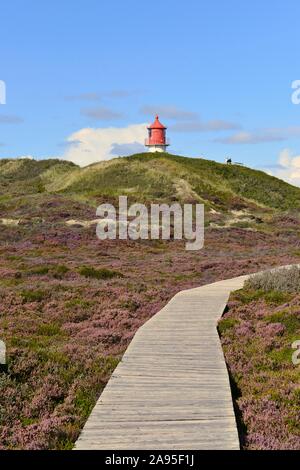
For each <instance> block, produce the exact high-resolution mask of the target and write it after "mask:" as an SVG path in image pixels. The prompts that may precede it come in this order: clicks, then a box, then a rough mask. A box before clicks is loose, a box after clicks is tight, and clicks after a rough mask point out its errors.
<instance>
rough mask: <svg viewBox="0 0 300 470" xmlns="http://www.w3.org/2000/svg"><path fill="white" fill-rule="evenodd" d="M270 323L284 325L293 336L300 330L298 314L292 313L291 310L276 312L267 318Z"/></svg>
mask: <svg viewBox="0 0 300 470" xmlns="http://www.w3.org/2000/svg"><path fill="white" fill-rule="evenodd" d="M267 322H268V323H282V325H284V326H285V328H286V331H287V333H289V334H293V333H296V332H298V331H299V330H300V319H299V318H298V317H297V316H296V314H294V313H291V311H290V310H282V311H281V312H276V313H273V314H272V315H270V316H269V317H268V318H267Z"/></svg>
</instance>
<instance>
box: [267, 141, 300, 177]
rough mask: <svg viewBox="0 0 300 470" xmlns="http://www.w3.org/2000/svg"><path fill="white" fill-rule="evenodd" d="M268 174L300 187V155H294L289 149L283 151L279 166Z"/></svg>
mask: <svg viewBox="0 0 300 470" xmlns="http://www.w3.org/2000/svg"><path fill="white" fill-rule="evenodd" d="M268 173H269V174H271V175H273V176H276V177H277V178H281V179H283V180H285V181H287V182H288V183H290V184H293V185H294V186H300V155H293V154H292V152H291V150H290V149H288V148H285V149H283V150H282V151H281V152H280V154H279V158H278V165H276V168H275V169H274V170H273V169H272V170H271V169H270V170H268Z"/></svg>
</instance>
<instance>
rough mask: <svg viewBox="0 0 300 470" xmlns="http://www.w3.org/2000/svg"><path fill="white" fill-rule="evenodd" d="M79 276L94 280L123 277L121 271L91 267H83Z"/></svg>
mask: <svg viewBox="0 0 300 470" xmlns="http://www.w3.org/2000/svg"><path fill="white" fill-rule="evenodd" d="M79 274H81V276H84V277H90V278H94V279H112V278H113V277H123V275H122V274H121V273H120V272H119V271H115V270H112V269H107V268H100V269H95V268H93V267H90V266H83V267H82V268H80V269H79Z"/></svg>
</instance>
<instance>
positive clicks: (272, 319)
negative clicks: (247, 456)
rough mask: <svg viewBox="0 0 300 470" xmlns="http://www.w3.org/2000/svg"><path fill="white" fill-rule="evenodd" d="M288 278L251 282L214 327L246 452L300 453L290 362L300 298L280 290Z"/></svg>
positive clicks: (298, 334) (299, 417)
mask: <svg viewBox="0 0 300 470" xmlns="http://www.w3.org/2000/svg"><path fill="white" fill-rule="evenodd" d="M292 272H294V270H293V271H292V270H281V272H280V277H278V276H276V282H274V281H273V280H272V279H271V276H272V275H273V273H270V274H269V273H267V275H265V274H264V275H263V276H261V275H259V276H253V277H252V278H251V279H250V282H248V283H246V287H245V289H242V290H240V291H238V292H235V293H233V294H232V296H231V300H230V302H229V304H228V310H227V311H226V313H225V314H224V316H223V318H222V319H221V320H220V322H219V325H218V326H219V332H220V335H221V342H222V346H223V350H224V354H225V358H226V362H227V365H228V368H229V371H230V373H231V377H232V383H233V384H234V387H233V392H234V399H235V402H236V407H237V409H238V410H239V412H238V414H237V416H238V417H239V421H240V423H239V424H240V426H239V427H240V432H241V441H242V445H243V448H245V449H256V450H283V449H299V448H300V414H299V390H300V389H299V383H300V370H299V367H296V366H295V365H294V364H293V362H292V354H293V349H292V343H293V341H294V340H296V339H299V338H300V296H299V295H297V294H292V293H287V292H286V291H285V290H280V289H286V286H287V285H288V287H289V289H292V282H291V279H292V278H291V273H292ZM295 272H298V271H295ZM274 274H275V273H274ZM252 279H253V280H254V282H253V283H252ZM286 279H287V283H286V282H285V281H286ZM255 286H257V287H258V289H259V290H258V291H255V290H254V287H255ZM249 288H250V289H251V290H249ZM293 288H295V287H293ZM267 289H271V290H267ZM274 289H276V290H274ZM277 289H278V290H277Z"/></svg>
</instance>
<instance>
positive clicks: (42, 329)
mask: <svg viewBox="0 0 300 470" xmlns="http://www.w3.org/2000/svg"><path fill="white" fill-rule="evenodd" d="M60 333H61V329H60V326H59V325H58V324H57V323H46V324H44V325H40V326H39V327H38V329H37V334H38V335H42V336H56V335H59V334H60Z"/></svg>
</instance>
